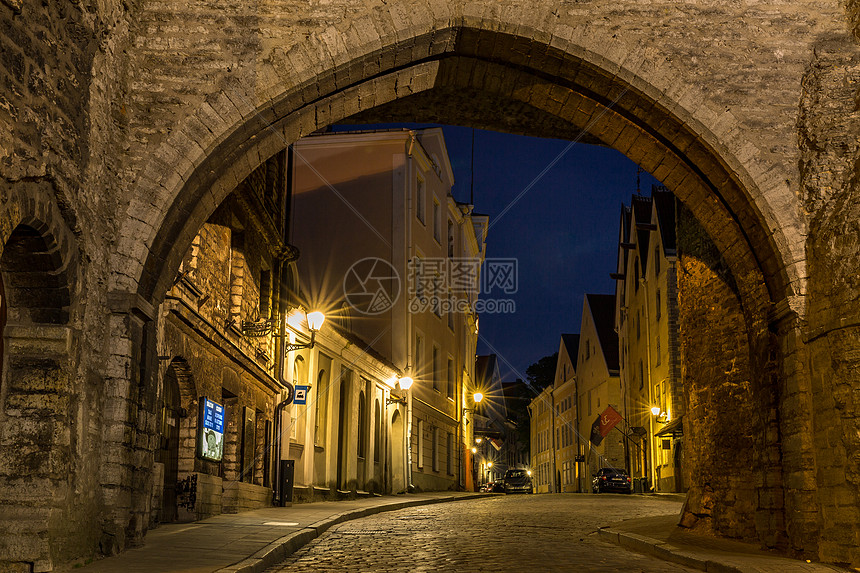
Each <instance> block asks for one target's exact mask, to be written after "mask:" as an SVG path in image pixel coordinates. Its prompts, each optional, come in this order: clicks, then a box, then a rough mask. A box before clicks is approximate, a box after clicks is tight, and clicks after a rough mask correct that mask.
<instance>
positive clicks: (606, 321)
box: [576, 294, 626, 491]
mask: <svg viewBox="0 0 860 573" xmlns="http://www.w3.org/2000/svg"><path fill="white" fill-rule="evenodd" d="M614 315H615V297H614V296H613V295H608V294H586V295H585V297H584V300H583V305H582V323H581V325H580V329H579V358H578V360H577V365H576V379H577V392H578V400H579V427H578V428H577V429H578V432H579V435H580V439H581V440H582V442H581V444H580V448H581V452H582V455H584V456H585V462H584V465H585V467H584V468H583V472H581V479H582V480H583V481H585V482H586V483H585V484H583V483H580V489H581V490H582V491H590V484H591V476H592V475H593V474H595V473H596V472H597V470H599V469H600V468H603V467H612V468H620V469H626V467H625V446H624V442H625V438H624V434H623V433H622V432H621V430H620V429H619V430H612V431H611V432H610V433H609V434H608V435H607V436H606V437H604V438H603V440H602V441H601V442H600V444H599V445H595V444H594V443H593V442H592V441H591V440H590V437H591V428H592V425H593V424H594V423H595V421H596V420H597V419H598V418H599V417H600V415H601V414H602V413H603V412H604V411H605V410H606V408H607V407H609V406H611V407H612V408H614V409H615V410H616V411H617V412H619V413H622V412H623V410H624V409H623V401H622V393H621V377H620V373H619V367H618V335H617V334H616V333H615V320H614ZM586 484H587V485H586Z"/></svg>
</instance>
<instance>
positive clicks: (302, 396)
mask: <svg viewBox="0 0 860 573" xmlns="http://www.w3.org/2000/svg"><path fill="white" fill-rule="evenodd" d="M308 390H310V386H296V399H295V400H293V404H298V405H299V406H304V405H306V404H307V403H308Z"/></svg>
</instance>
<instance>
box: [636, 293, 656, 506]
mask: <svg viewBox="0 0 860 573" xmlns="http://www.w3.org/2000/svg"><path fill="white" fill-rule="evenodd" d="M636 280H637V281H638V280H639V277H636ZM642 288H643V289H645V305H644V306H645V352H646V354H647V358H648V360H647V362H648V408H649V412H648V441H649V442H653V440H654V416H653V415H651V412H650V408H651V406H653V405H654V394H653V392H654V385H653V383H652V380H651V319H650V315H649V313H648V308H649V302H650V297H649V296H648V280H647V279H646V278H643V279H642ZM650 445H651V446H653V443H652V444H650ZM654 449H655V448H653V447H650V448H648V453H647V454H646V457H645V459H646V460H648V456H650V462H651V468H650V471H649V474H653V475H649V477H650V478H651V487H652V488H653V489H654V491H657V483H656V481H657V470H656V465H655V464H656V460H655V459H654ZM643 493H645V492H643Z"/></svg>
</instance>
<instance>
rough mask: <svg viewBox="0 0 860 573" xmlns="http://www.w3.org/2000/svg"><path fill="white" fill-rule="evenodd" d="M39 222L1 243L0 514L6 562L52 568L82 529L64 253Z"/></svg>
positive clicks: (0, 562) (2, 561) (0, 548)
mask: <svg viewBox="0 0 860 573" xmlns="http://www.w3.org/2000/svg"><path fill="white" fill-rule="evenodd" d="M45 228H46V225H43V224H41V223H38V222H33V224H32V225H31V224H23V223H22V224H19V225H18V226H17V227H15V228H14V229H13V230H12V232H11V233H10V235H9V237H8V239H7V241H6V242H5V244H3V245H2V251H0V252H2V256H0V338H2V340H0V361H2V362H0V460H2V463H0V506H3V507H4V508H8V509H10V510H11V511H5V512H4V513H3V515H2V516H0V539H3V540H4V542H3V543H0V569H3V570H6V569H7V568H9V569H13V570H18V567H17V565H21V564H24V563H26V564H27V565H26V566H29V567H32V566H33V564H34V563H35V564H36V566H37V567H41V568H43V570H50V568H51V567H53V563H56V562H61V561H62V560H63V559H68V554H69V549H68V547H67V546H66V545H67V544H68V543H74V542H77V541H81V542H83V541H84V540H83V538H84V537H85V536H86V534H87V533H86V532H85V531H84V530H83V528H81V527H79V522H77V521H75V520H74V518H73V517H72V516H73V515H74V512H75V509H76V506H78V505H79V504H81V502H80V500H79V499H76V497H75V495H74V491H75V487H76V484H79V483H81V482H82V481H83V480H84V479H85V478H84V477H83V476H82V475H81V474H80V473H79V466H77V465H76V464H74V460H75V453H76V452H75V449H74V444H73V441H72V440H73V438H72V436H74V435H75V433H76V431H77V425H76V424H77V422H78V420H77V419H76V418H75V417H74V415H73V414H72V406H71V404H73V403H74V402H73V389H72V385H71V383H70V374H69V372H70V370H71V367H70V360H69V358H70V357H69V346H70V336H71V331H70V330H69V328H68V321H69V313H70V305H71V296H70V285H69V282H68V274H67V273H68V267H67V264H68V260H64V259H65V257H64V255H65V253H62V252H61V251H60V249H58V246H57V244H56V242H55V240H54V237H53V236H51V235H50V234H49V233H48V232H46V231H45ZM16 514H17V515H19V516H26V519H25V520H24V521H22V518H21V517H16ZM73 540H74V541H73Z"/></svg>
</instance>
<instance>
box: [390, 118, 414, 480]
mask: <svg viewBox="0 0 860 573" xmlns="http://www.w3.org/2000/svg"><path fill="white" fill-rule="evenodd" d="M414 146H415V133H414V132H412V131H410V132H409V141H408V143H407V145H406V157H405V158H404V160H403V161H404V163H405V165H404V173H405V174H406V181H404V185H403V188H404V190H405V191H406V228H405V231H406V244H407V245H409V251H408V253H407V255H406V256H407V259H406V265H405V268H406V272H409V261H411V260H412V258H413V257H414V256H415V251H414V250H413V248H414V246H413V245H412V217H414V216H415V212H414V208H415V206H414V205H413V203H412V181H413V180H414V179H415V178H414V177H413V175H414V174H413V172H412V161H411V160H412V148H413V147H414ZM392 245H393V242H392ZM405 279H406V280H404V281H403V284H404V285H408V284H409V277H405ZM406 294H407V296H406V297H404V301H403V302H404V308H405V309H406V336H407V338H406V368H405V370H406V375H407V376H413V380H412V381H413V384H414V383H415V379H414V375H415V372H413V371H412V369H414V366H415V360H414V358H415V357H413V356H412V342H413V340H414V339H415V333H414V332H413V330H412V313H411V312H410V311H409V301H408V289H407V293H406ZM405 425H406V491H407V492H409V493H412V492H413V491H415V486H414V485H413V484H412V388H411V387H410V388H408V389H407V390H406V424H405Z"/></svg>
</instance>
